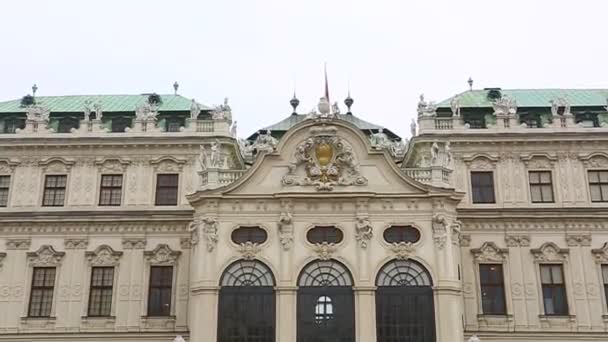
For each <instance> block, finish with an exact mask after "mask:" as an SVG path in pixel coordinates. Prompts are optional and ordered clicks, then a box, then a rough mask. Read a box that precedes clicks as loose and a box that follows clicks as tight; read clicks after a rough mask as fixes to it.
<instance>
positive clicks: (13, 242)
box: [6, 239, 32, 250]
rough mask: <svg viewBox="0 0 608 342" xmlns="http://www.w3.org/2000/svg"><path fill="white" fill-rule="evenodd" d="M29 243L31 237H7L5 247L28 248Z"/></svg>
mask: <svg viewBox="0 0 608 342" xmlns="http://www.w3.org/2000/svg"><path fill="white" fill-rule="evenodd" d="M31 243H32V240H31V239H7V240H6V249H9V250H10V249H17V250H28V249H30V245H31Z"/></svg>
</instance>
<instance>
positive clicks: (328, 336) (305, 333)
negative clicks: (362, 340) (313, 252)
mask: <svg viewBox="0 0 608 342" xmlns="http://www.w3.org/2000/svg"><path fill="white" fill-rule="evenodd" d="M352 285H353V280H352V277H351V275H350V272H349V271H348V269H347V268H346V267H345V266H344V265H342V264H341V263H339V262H337V261H335V260H316V261H313V262H311V263H310V264H308V265H307V266H306V267H304V269H303V270H302V272H301V273H300V276H299V278H298V286H299V288H298V327H297V329H298V331H297V336H298V339H297V340H298V342H307V341H343V342H354V341H355V334H354V332H355V312H354V297H353V290H352Z"/></svg>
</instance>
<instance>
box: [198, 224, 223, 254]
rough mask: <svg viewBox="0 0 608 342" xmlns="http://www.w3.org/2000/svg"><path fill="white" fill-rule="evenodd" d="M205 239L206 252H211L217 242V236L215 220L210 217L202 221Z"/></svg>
mask: <svg viewBox="0 0 608 342" xmlns="http://www.w3.org/2000/svg"><path fill="white" fill-rule="evenodd" d="M202 221H203V224H204V227H205V228H204V233H205V238H206V239H207V251H209V252H213V249H214V248H215V245H217V242H218V241H219V236H218V235H217V220H216V219H214V218H212V217H205V218H204V219H203V220H202Z"/></svg>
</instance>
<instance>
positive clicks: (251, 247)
mask: <svg viewBox="0 0 608 342" xmlns="http://www.w3.org/2000/svg"><path fill="white" fill-rule="evenodd" d="M237 249H238V251H239V253H241V257H242V258H243V259H245V260H253V259H255V258H257V256H258V254H259V253H260V251H262V247H260V245H259V244H258V243H255V242H251V241H247V242H244V243H241V244H240V245H239V246H238V247H237Z"/></svg>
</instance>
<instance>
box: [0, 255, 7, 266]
mask: <svg viewBox="0 0 608 342" xmlns="http://www.w3.org/2000/svg"><path fill="white" fill-rule="evenodd" d="M4 258H6V253H4V252H0V268H2V262H3V261H4Z"/></svg>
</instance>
